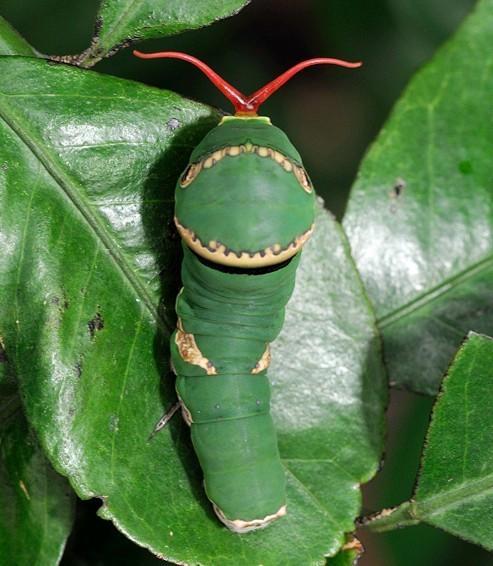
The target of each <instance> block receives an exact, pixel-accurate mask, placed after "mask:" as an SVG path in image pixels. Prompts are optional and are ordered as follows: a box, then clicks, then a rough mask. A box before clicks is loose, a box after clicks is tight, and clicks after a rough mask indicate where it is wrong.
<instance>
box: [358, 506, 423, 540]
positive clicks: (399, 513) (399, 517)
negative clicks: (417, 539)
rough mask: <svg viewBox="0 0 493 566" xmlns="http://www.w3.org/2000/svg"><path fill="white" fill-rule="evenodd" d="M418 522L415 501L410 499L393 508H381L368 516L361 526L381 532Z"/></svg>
mask: <svg viewBox="0 0 493 566" xmlns="http://www.w3.org/2000/svg"><path fill="white" fill-rule="evenodd" d="M419 522H420V521H419V519H418V518H417V517H416V510H415V502H414V501H412V500H411V501H406V502H405V503H402V505H399V506H398V507H394V508H393V509H383V510H382V511H380V513H378V514H377V515H374V516H373V517H368V518H367V519H366V520H365V521H364V523H363V526H364V527H366V528H367V529H369V530H370V531H373V532H376V533H383V532H385V531H391V530H394V529H399V528H401V527H411V526H413V525H417V524H418V523H419Z"/></svg>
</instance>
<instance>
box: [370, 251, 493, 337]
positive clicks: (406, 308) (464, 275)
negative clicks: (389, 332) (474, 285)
mask: <svg viewBox="0 0 493 566" xmlns="http://www.w3.org/2000/svg"><path fill="white" fill-rule="evenodd" d="M491 265H493V254H490V255H488V256H486V257H485V258H483V259H481V260H480V261H478V262H476V263H473V264H472V265H469V266H468V267H467V268H466V269H464V270H462V271H460V272H459V273H456V274H454V275H451V276H450V277H447V278H446V279H444V280H443V281H442V282H441V283H440V284H439V285H436V286H435V287H432V288H430V289H428V290H427V291H425V292H424V293H421V294H419V295H417V296H416V297H414V298H413V299H411V300H410V301H408V302H407V303H405V304H403V305H401V306H399V307H397V308H396V309H394V310H393V311H391V312H389V313H387V314H384V315H383V316H381V317H379V318H377V324H378V326H379V328H380V329H384V328H386V327H387V326H391V325H392V324H394V323H395V322H398V321H399V320H400V319H401V318H404V317H406V316H408V315H410V314H411V313H413V312H414V311H416V310H418V309H420V308H421V307H423V306H425V305H427V304H429V303H431V302H432V301H434V300H435V299H437V298H438V297H441V296H442V295H444V294H446V293H448V292H449V291H451V290H452V289H454V288H455V287H458V286H459V285H461V284H462V283H464V282H465V281H467V280H468V279H471V278H472V277H474V276H475V275H477V274H478V273H481V272H482V271H483V270H485V269H487V268H489V267H490V266H491Z"/></svg>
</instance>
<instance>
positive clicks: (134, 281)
mask: <svg viewBox="0 0 493 566" xmlns="http://www.w3.org/2000/svg"><path fill="white" fill-rule="evenodd" d="M0 117H1V118H2V119H3V121H4V122H5V123H6V124H7V125H8V126H9V127H10V129H11V130H12V131H13V132H14V133H15V134H16V135H17V136H18V138H19V139H20V140H21V141H22V142H23V143H24V144H25V145H26V146H27V147H28V148H29V149H30V150H31V151H32V153H33V154H34V155H35V157H36V158H37V159H38V161H39V162H40V163H41V164H42V166H43V167H44V168H45V170H46V171H47V172H48V174H49V175H50V176H51V178H52V179H53V180H54V182H55V185H56V186H57V187H59V188H60V189H61V191H62V192H63V194H64V195H65V196H66V197H67V198H68V200H69V201H70V202H71V203H72V205H73V206H74V207H75V209H76V210H77V211H78V212H79V214H80V215H81V216H82V217H83V218H84V220H85V221H86V223H87V224H88V225H89V227H90V229H91V231H92V233H93V234H94V235H95V237H96V238H97V239H98V240H99V241H100V243H101V244H102V246H103V248H104V249H106V250H107V252H108V255H109V257H110V258H111V259H112V260H113V262H114V264H115V265H116V267H117V268H118V269H119V270H120V272H121V273H122V275H123V279H124V280H125V281H126V282H127V284H128V285H129V287H130V288H131V289H132V290H133V291H134V293H135V294H136V295H137V297H138V298H139V299H140V300H141V302H142V304H143V305H144V307H145V308H147V310H148V311H149V313H150V314H151V316H152V317H153V318H154V320H155V321H156V322H157V323H158V324H159V325H160V326H162V327H163V328H164V329H166V330H168V329H167V325H166V323H165V321H164V320H163V319H162V318H161V317H160V316H159V314H158V311H157V308H156V306H155V305H154V302H153V300H152V297H151V296H150V294H149V293H148V292H147V290H146V288H145V286H144V285H143V284H142V283H141V281H140V280H139V279H138V277H137V276H136V275H135V273H134V271H133V269H132V267H131V266H130V265H129V264H128V261H127V259H126V258H125V256H124V254H123V253H121V252H120V251H119V250H118V249H117V248H116V247H115V246H114V244H113V241H112V239H111V236H110V235H109V234H108V233H107V230H106V228H105V226H104V224H103V222H102V221H101V220H100V219H99V218H98V217H97V215H95V214H93V213H92V211H91V206H90V205H89V203H88V202H87V201H86V200H85V199H84V197H83V196H82V185H81V183H79V182H78V181H76V180H75V179H74V178H73V177H71V176H70V175H69V174H68V173H67V172H66V170H65V168H64V167H63V166H61V165H60V163H59V162H58V160H57V158H56V156H55V155H52V153H51V152H50V151H49V150H47V149H45V148H43V144H42V143H40V140H39V138H38V137H37V136H36V134H35V133H34V132H32V131H31V130H30V129H29V127H28V126H27V124H26V123H25V122H24V121H23V120H22V118H21V117H19V115H18V114H17V112H16V111H15V110H13V109H12V108H11V107H9V105H8V104H6V103H5V99H4V97H3V96H1V95H0Z"/></svg>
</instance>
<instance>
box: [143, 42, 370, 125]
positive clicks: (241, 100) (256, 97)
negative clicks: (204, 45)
mask: <svg viewBox="0 0 493 566" xmlns="http://www.w3.org/2000/svg"><path fill="white" fill-rule="evenodd" d="M133 54H134V55H136V56H137V57H140V58H141V59H160V58H169V59H181V60H183V61H187V62H188V63H192V65H195V66H196V67H198V68H199V69H200V70H201V71H202V72H203V73H204V74H205V76H206V77H207V78H208V79H209V80H210V81H211V82H212V83H213V84H214V85H215V86H216V87H217V88H218V89H219V90H220V91H221V92H222V93H223V94H224V96H225V97H226V98H227V99H228V100H229V101H230V102H231V103H232V104H233V106H234V108H235V113H236V114H237V115H250V116H256V115H257V111H258V109H259V107H260V105H261V104H262V103H263V102H265V101H266V100H267V99H268V98H269V96H270V95H271V94H273V93H274V92H276V90H278V89H279V88H280V87H281V86H282V85H283V84H285V83H286V82H287V81H289V79H290V78H291V77H293V76H294V75H296V73H299V71H301V70H303V69H305V68H306V67H311V66H312V65H339V66H340V67H347V68H350V69H355V68H357V67H361V65H362V63H361V62H359V61H358V62H356V63H351V62H349V61H342V60H341V59H331V58H327V57H318V58H316V59H308V60H307V61H302V62H301V63H298V64H297V65H294V67H291V68H290V69H288V70H287V71H285V72H284V73H283V74H282V75H279V76H278V77H277V78H276V79H274V80H273V81H271V82H269V83H267V84H266V85H264V86H263V87H262V88H259V89H258V90H257V91H255V92H254V93H253V94H251V95H249V96H245V95H244V94H243V93H241V92H240V91H239V90H237V89H236V88H235V87H234V86H232V85H230V84H229V83H228V82H226V81H225V80H224V79H223V78H222V77H220V76H219V75H218V74H217V73H216V72H215V71H213V70H212V69H211V68H210V67H209V66H208V65H206V64H205V63H203V62H202V61H200V60H199V59H197V58H196V57H193V56H192V55H187V54H186V53H180V52H179V51H161V52H158V53H142V52H141V51H134V52H133Z"/></svg>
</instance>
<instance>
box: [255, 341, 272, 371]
mask: <svg viewBox="0 0 493 566" xmlns="http://www.w3.org/2000/svg"><path fill="white" fill-rule="evenodd" d="M270 362H271V355H270V347H269V344H267V347H266V348H265V351H264V353H263V354H262V357H261V358H260V360H259V361H258V362H257V363H256V364H255V367H254V368H253V369H252V372H251V373H253V374H257V373H260V372H261V371H264V369H267V368H268V367H269V366H270Z"/></svg>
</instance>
